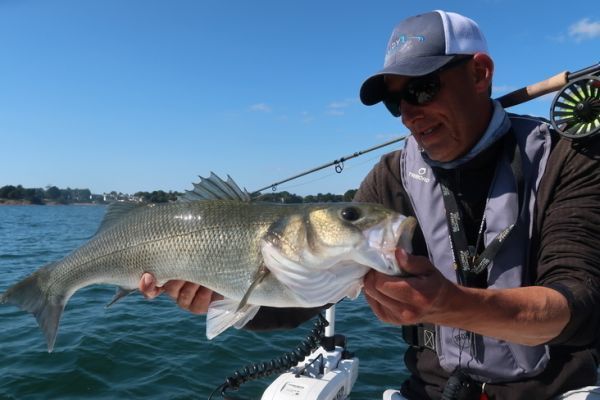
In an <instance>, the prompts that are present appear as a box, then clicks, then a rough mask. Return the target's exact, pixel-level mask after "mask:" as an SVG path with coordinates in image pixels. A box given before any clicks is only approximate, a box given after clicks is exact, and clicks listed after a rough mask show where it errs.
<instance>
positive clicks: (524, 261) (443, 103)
mask: <svg viewBox="0 0 600 400" xmlns="http://www.w3.org/2000/svg"><path fill="white" fill-rule="evenodd" d="M492 76H493V62H492V59H491V58H490V56H489V54H488V52H487V47H486V42H485V39H484V37H483V34H482V33H481V31H480V30H479V27H478V26H477V25H476V24H475V22H473V21H472V20H470V19H468V18H466V17H464V16H461V15H459V14H455V13H449V12H443V11H435V12H430V13H426V14H422V15H418V16H414V17H410V18H408V19H406V20H404V21H402V22H401V23H400V24H399V25H398V26H397V27H396V28H395V29H394V31H393V33H392V36H391V38H390V41H389V43H388V48H387V52H386V55H385V62H384V69H383V70H382V71H380V72H378V73H377V74H375V75H373V76H371V77H370V78H369V79H367V80H366V81H365V82H364V83H363V85H362V87H361V91H360V96H361V100H362V101H363V103H365V104H367V105H373V104H376V103H379V102H383V103H384V104H385V106H386V107H387V108H388V110H389V111H390V112H391V113H392V114H393V115H394V116H400V117H401V118H402V122H403V124H404V125H405V126H406V127H407V128H408V129H410V131H411V133H412V136H411V137H410V138H409V139H408V140H407V143H406V146H405V148H404V149H403V150H401V151H396V152H393V153H390V154H387V155H385V156H384V157H383V158H382V160H381V161H380V162H379V163H378V164H377V165H376V166H375V168H374V169H373V170H372V171H371V172H370V173H369V175H368V176H367V177H366V179H365V180H364V181H363V183H362V184H361V186H360V189H359V190H358V193H357V195H356V198H355V200H356V201H361V202H376V203H381V204H384V205H386V206H388V207H389V208H392V209H395V210H397V211H399V212H401V213H403V214H406V215H414V216H416V218H417V220H418V221H419V226H420V228H421V229H420V231H419V232H418V233H419V234H418V235H416V237H415V239H414V243H413V244H414V252H413V254H407V253H406V252H405V251H403V250H400V249H399V250H398V251H397V254H396V255H397V259H398V263H399V265H400V266H401V267H402V268H403V270H405V271H406V272H407V273H408V274H410V275H412V276H411V277H405V278H398V277H390V276H386V275H382V274H380V273H377V272H374V271H373V272H370V273H369V274H368V275H367V276H366V278H365V286H364V293H365V296H366V298H367V301H368V302H369V304H370V305H371V308H372V309H373V311H374V312H375V314H376V315H377V316H378V317H379V318H380V319H381V320H383V321H386V322H389V323H393V324H397V325H403V335H404V337H405V339H406V340H407V341H408V343H409V345H410V348H409V349H408V350H407V352H406V355H405V363H406V366H407V368H408V370H409V371H410V373H411V376H410V377H409V379H408V380H406V381H405V382H404V384H403V385H402V389H401V393H402V396H404V398H407V399H429V398H431V399H439V398H442V397H443V398H445V399H451V398H457V399H458V398H464V399H466V398H476V399H479V398H484V397H483V396H488V397H489V398H490V399H526V398H527V399H549V398H553V397H555V396H557V395H559V394H562V393H565V392H567V391H569V390H572V389H575V388H580V387H584V386H589V385H594V384H595V382H596V378H597V372H596V371H597V367H598V363H597V355H596V348H597V347H598V338H599V337H600V335H599V334H598V332H599V331H600V315H599V313H598V312H597V311H596V310H598V307H599V306H600V285H599V283H600V246H599V245H598V238H599V237H600V207H599V204H598V201H599V200H600V162H599V160H600V142H599V141H598V140H595V141H591V142H587V143H585V144H583V143H573V142H570V141H567V140H565V139H560V138H558V136H557V135H556V133H555V132H553V131H552V130H551V128H550V127H549V126H548V124H546V123H545V122H544V121H542V120H540V119H535V118H531V117H523V116H517V115H509V114H507V113H506V112H505V111H504V110H503V109H502V107H501V105H500V104H499V103H497V102H495V101H493V100H491V99H490V92H491V89H490V88H491V83H492ZM140 289H141V290H142V291H143V292H144V293H145V294H146V295H147V296H150V297H152V296H155V295H157V294H159V293H160V291H162V290H165V291H167V292H168V293H169V294H170V295H171V296H172V297H174V298H176V299H177V301H178V304H179V305H180V306H182V307H184V308H187V309H189V310H191V311H193V312H205V311H206V307H207V305H208V303H209V301H210V299H211V297H212V296H214V294H213V293H211V292H210V291H208V290H206V289H205V288H201V287H198V286H197V285H194V284H191V283H189V282H169V283H167V284H166V285H165V287H164V288H162V289H161V288H156V287H155V286H154V283H153V280H152V277H151V276H148V275H145V276H144V277H143V278H142V281H141V282H140ZM271 312H272V311H271V310H265V311H264V312H263V313H262V315H261V314H259V316H258V317H257V318H255V320H259V321H260V320H261V319H262V322H263V323H265V324H267V325H269V323H268V322H265V321H269V319H271V320H272V319H273V317H272V315H273V314H272V313H271ZM299 318H300V317H299ZM284 319H285V318H283V319H282V321H280V322H281V323H280V324H285V321H283V320H284ZM252 322H253V323H255V324H256V325H258V326H260V325H261V323H260V322H256V321H252ZM278 324H279V322H278ZM394 396H396V397H390V398H402V397H400V395H399V394H396V395H394ZM480 396H482V397H480Z"/></svg>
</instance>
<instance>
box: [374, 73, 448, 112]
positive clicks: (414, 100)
mask: <svg viewBox="0 0 600 400" xmlns="http://www.w3.org/2000/svg"><path fill="white" fill-rule="evenodd" d="M439 91H440V78H439V76H438V75H437V74H433V75H428V76H425V77H422V78H415V79H412V80H410V81H409V82H408V83H407V85H406V89H404V90H403V91H401V92H389V93H388V95H387V98H386V99H385V100H384V101H383V104H385V106H386V108H387V109H388V111H389V112H390V113H391V114H392V115H393V116H394V117H399V116H400V102H401V101H405V102H407V103H409V104H412V105H413V106H422V105H425V104H428V103H431V102H432V101H433V100H434V99H435V96H436V95H437V94H438V92H439Z"/></svg>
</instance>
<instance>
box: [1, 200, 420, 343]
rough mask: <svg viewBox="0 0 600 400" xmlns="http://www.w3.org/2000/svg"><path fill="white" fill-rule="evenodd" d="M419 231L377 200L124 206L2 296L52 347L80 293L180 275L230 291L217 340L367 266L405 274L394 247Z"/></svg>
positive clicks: (320, 299) (355, 279)
mask: <svg viewBox="0 0 600 400" xmlns="http://www.w3.org/2000/svg"><path fill="white" fill-rule="evenodd" d="M413 228H414V220H413V219H410V218H409V219H407V218H406V217H404V216H402V215H400V214H397V213H394V212H392V211H390V210H387V209H385V208H383V207H382V206H379V205H375V204H354V203H331V204H311V205H302V204H299V205H280V204H271V203H250V202H245V201H238V200H203V201H190V202H181V203H171V204H166V205H157V206H139V205H118V206H114V207H111V208H109V210H108V211H107V216H106V218H105V221H104V222H103V223H102V225H101V227H100V229H99V231H98V232H97V234H96V235H95V236H94V237H93V238H91V239H90V240H89V241H88V242H87V243H85V244H84V245H82V246H81V247H80V248H78V249H76V250H74V251H73V252H72V253H71V254H69V255H68V256H66V257H65V258H64V259H62V260H60V261H57V262H54V263H51V264H49V265H47V266H45V267H42V268H40V269H39V270H37V271H36V272H34V273H33V274H31V275H30V276H28V277H27V278H25V279H24V280H22V281H21V282H18V283H16V284H15V285H13V286H12V287H10V288H8V289H7V291H6V292H5V293H3V294H2V295H0V303H8V304H14V305H17V306H18V307H20V308H21V309H23V310H25V311H29V312H31V313H32V314H33V315H34V316H35V317H36V319H37V320H38V323H39V325H40V328H41V329H42V330H43V331H44V333H45V336H46V340H47V344H48V349H49V351H51V350H52V348H53V346H54V342H55V339H56V333H57V329H58V324H59V320H60V316H61V314H62V311H63V309H64V307H65V304H66V303H67V301H68V299H69V298H70V297H71V295H72V294H73V293H75V291H77V290H78V289H80V288H82V287H85V286H88V285H91V284H113V285H117V286H119V287H121V288H122V289H121V292H120V293H124V292H126V291H128V290H133V289H135V288H136V287H137V285H138V282H139V279H140V277H141V275H142V274H143V273H144V272H150V273H152V274H153V275H154V276H155V277H156V278H157V280H158V282H159V284H162V283H164V282H166V281H167V280H172V279H182V280H186V281H191V282H196V283H198V284H201V285H203V286H205V287H208V288H210V289H212V290H214V291H216V292H218V293H220V294H222V295H223V296H224V297H225V298H226V300H227V303H226V304H223V305H222V306H223V307H224V308H223V309H219V308H218V307H215V310H219V311H217V312H216V314H214V315H213V317H211V314H210V312H209V317H208V318H209V319H210V321H209V322H210V324H213V321H216V322H215V323H214V324H213V325H215V326H216V325H219V327H215V328H211V330H212V333H211V334H210V335H208V330H207V335H208V336H209V337H210V336H215V335H216V334H218V333H219V332H221V331H223V330H224V329H226V328H227V327H229V326H231V325H235V326H243V324H244V323H245V322H246V321H247V320H249V319H251V317H252V316H253V315H254V313H255V312H256V310H257V309H258V307H259V306H272V307H315V306H320V305H324V304H327V303H334V302H337V301H339V300H341V299H342V298H344V297H345V296H356V295H357V294H358V292H359V291H360V287H361V282H362V277H363V276H364V274H365V273H366V272H367V271H368V269H369V268H374V269H377V270H379V271H381V272H384V273H387V274H398V273H399V272H400V271H399V269H398V266H397V264H396V262H395V258H394V256H393V252H394V249H395V247H396V245H397V243H398V242H404V243H406V245H405V246H408V245H409V243H410V240H411V238H412V229H413ZM118 297H120V294H118V295H117V298H118ZM240 303H242V304H240ZM232 304H233V305H232ZM207 329H208V323H207Z"/></svg>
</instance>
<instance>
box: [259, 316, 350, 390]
mask: <svg viewBox="0 0 600 400" xmlns="http://www.w3.org/2000/svg"><path fill="white" fill-rule="evenodd" d="M325 319H327V322H328V323H329V325H328V326H327V327H326V328H325V336H324V337H323V338H322V339H321V347H319V348H318V349H317V350H315V351H314V352H313V353H312V354H310V355H309V356H308V357H307V358H306V360H304V361H302V362H300V363H298V365H296V366H295V367H294V368H292V369H290V371H289V372H286V373H284V374H281V375H280V376H279V377H278V378H277V379H276V380H275V381H274V382H273V383H271V385H270V386H269V387H268V388H267V390H266V391H265V392H264V394H263V396H262V398H261V400H292V399H293V400H344V399H347V398H348V396H350V392H351V391H352V387H353V386H354V383H355V382H356V378H357V376H358V358H357V357H354V354H352V353H351V352H349V351H348V350H347V349H346V338H345V337H344V336H343V335H336V334H335V306H331V307H330V308H328V309H327V311H326V312H325Z"/></svg>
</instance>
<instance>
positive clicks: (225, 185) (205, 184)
mask: <svg viewBox="0 0 600 400" xmlns="http://www.w3.org/2000/svg"><path fill="white" fill-rule="evenodd" d="M193 185H194V190H191V191H190V190H186V192H185V194H184V195H183V196H180V197H179V198H178V199H177V200H178V201H195V200H239V201H250V194H249V193H248V192H247V191H246V190H245V189H244V190H242V189H240V187H239V186H238V185H237V184H236V183H235V182H234V180H233V179H231V177H230V176H229V175H227V182H225V181H224V180H223V179H221V178H220V177H219V176H218V175H217V174H215V173H214V172H211V173H210V176H209V177H208V178H203V177H202V176H201V177H200V182H198V183H194V184H193Z"/></svg>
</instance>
